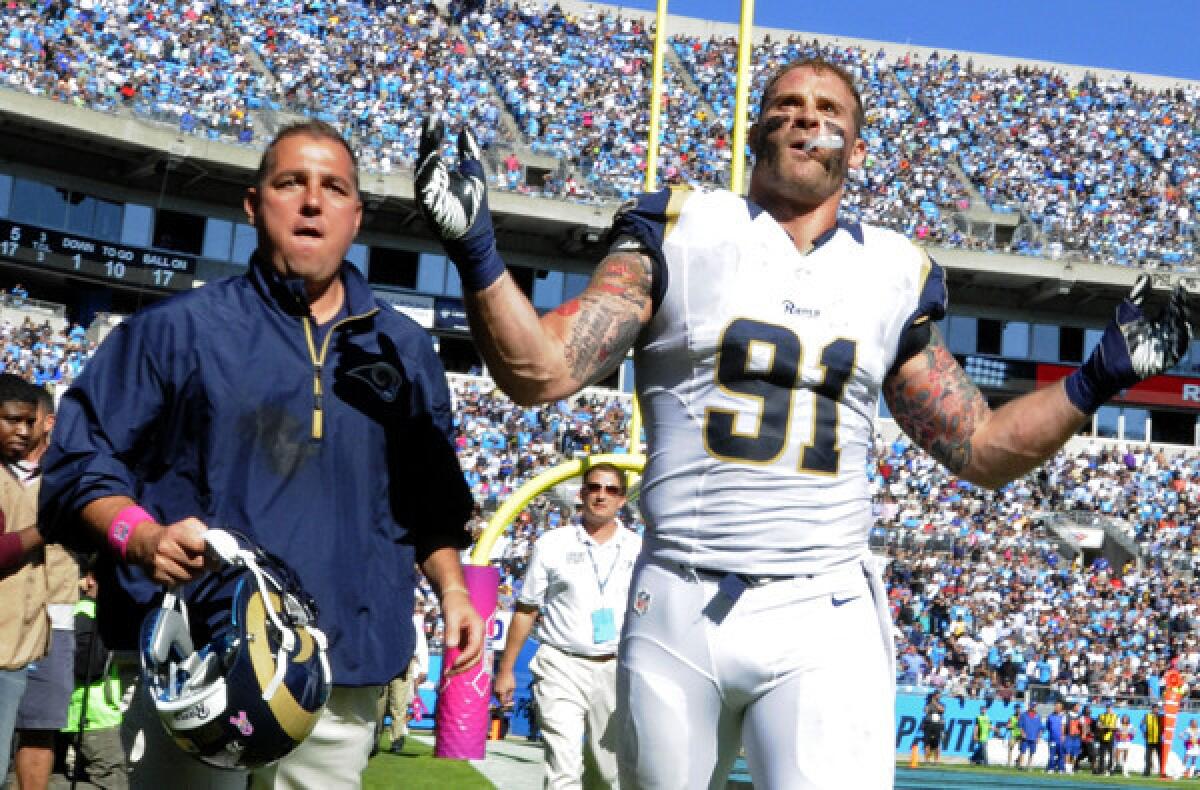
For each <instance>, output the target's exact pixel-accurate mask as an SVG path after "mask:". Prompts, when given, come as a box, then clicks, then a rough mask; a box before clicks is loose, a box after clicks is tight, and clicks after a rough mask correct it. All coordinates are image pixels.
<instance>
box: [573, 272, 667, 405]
mask: <svg viewBox="0 0 1200 790" xmlns="http://www.w3.org/2000/svg"><path fill="white" fill-rule="evenodd" d="M652 272H653V266H652V263H651V261H650V259H649V258H648V257H647V256H645V255H643V254H641V253H638V252H616V253H613V254H611V255H609V256H608V257H606V258H605V259H604V260H603V261H601V262H600V265H599V266H597V267H596V272H595V274H593V275H592V282H591V284H590V285H588V287H587V290H585V291H584V292H583V293H582V294H580V295H579V296H578V297H576V298H575V299H572V300H570V301H568V302H566V303H564V304H563V305H562V306H560V307H559V308H558V309H557V310H556V312H557V313H558V314H559V315H560V316H562V317H564V318H567V319H568V320H571V321H572V322H573V323H572V325H571V328H570V330H569V332H568V334H567V339H566V359H567V366H568V368H569V369H570V371H571V376H572V377H573V378H574V379H575V380H576V381H579V382H580V383H581V384H588V383H590V382H593V381H596V380H597V379H600V378H603V377H604V376H607V375H608V374H610V373H611V372H612V371H613V370H615V369H616V368H617V366H618V365H620V364H621V360H622V359H623V358H624V356H625V352H626V351H628V350H629V348H630V347H631V346H632V345H633V341H634V340H636V339H637V336H638V333H639V332H640V331H641V330H642V315H643V313H644V312H645V310H646V307H647V305H649V304H650V290H651V281H652V279H653V274H652Z"/></svg>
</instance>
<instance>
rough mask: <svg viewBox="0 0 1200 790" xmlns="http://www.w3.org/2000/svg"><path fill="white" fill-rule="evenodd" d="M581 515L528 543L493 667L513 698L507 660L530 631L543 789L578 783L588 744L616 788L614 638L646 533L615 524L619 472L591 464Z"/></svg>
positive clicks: (500, 693) (620, 494) (511, 661)
mask: <svg viewBox="0 0 1200 790" xmlns="http://www.w3.org/2000/svg"><path fill="white" fill-rule="evenodd" d="M580 496H581V497H582V499H583V523H582V524H580V525H573V524H571V525H566V526H563V527H560V528H559V529H555V530H551V531H549V532H547V533H545V534H544V535H542V536H541V537H540V538H538V541H537V543H535V544H534V547H533V555H532V556H531V557H530V560H529V570H528V571H527V573H526V575H525V584H524V586H523V587H522V588H521V594H520V596H518V598H517V607H516V611H515V612H514V613H513V619H512V624H511V625H510V626H509V630H508V640H507V641H506V642H505V644H504V655H503V656H501V658H500V666H499V667H498V668H497V670H496V697H497V698H498V699H499V700H500V702H501V703H502V704H505V705H507V704H509V703H510V702H512V696H513V689H514V687H515V686H516V680H515V678H514V677H513V666H514V665H515V664H516V661H517V656H518V655H519V654H520V652H521V648H522V647H523V646H524V645H525V640H526V639H528V638H529V634H530V631H532V630H534V623H535V621H536V623H537V627H536V633H535V636H536V638H537V640H538V642H539V643H540V644H541V647H540V648H538V651H537V654H536V655H534V657H533V660H532V661H531V662H530V664H529V669H530V671H531V672H532V673H533V677H534V682H533V697H534V701H535V702H536V703H537V711H538V724H539V726H540V727H541V730H542V740H543V741H544V742H545V744H546V787H548V788H555V789H557V788H577V787H582V786H583V767H584V759H583V758H584V754H583V752H582V750H581V749H580V746H581V745H582V744H584V743H585V736H586V750H587V753H588V756H589V757H590V758H591V761H592V763H593V764H594V765H595V768H596V773H597V774H598V776H597V777H596V778H597V779H599V780H600V784H602V786H604V787H612V788H615V787H617V786H618V783H617V758H616V754H615V753H614V751H613V750H614V747H615V745H616V736H617V733H615V732H612V731H611V730H612V729H613V727H614V721H615V719H614V716H613V710H614V709H615V708H616V690H617V661H616V658H617V641H618V638H619V637H620V634H621V626H622V624H623V622H624V619H625V606H626V599H627V598H628V595H629V580H630V578H631V577H632V575H633V563H634V560H636V559H637V556H638V554H639V553H641V550H642V539H641V538H640V537H639V536H638V535H637V534H636V533H634V532H632V531H630V530H628V529H624V528H622V527H621V526H620V525H619V524H618V523H617V518H616V516H617V511H618V510H620V509H621V507H622V506H623V505H624V504H625V473H624V472H622V471H621V470H620V469H617V468H616V467H614V466H610V465H608V464H597V465H596V466H593V467H592V468H590V469H589V470H588V471H587V472H585V473H584V476H583V490H582V491H581V492H580Z"/></svg>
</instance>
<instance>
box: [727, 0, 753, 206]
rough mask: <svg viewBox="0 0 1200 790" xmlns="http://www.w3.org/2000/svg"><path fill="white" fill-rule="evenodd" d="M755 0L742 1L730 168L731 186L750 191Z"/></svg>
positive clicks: (732, 189)
mask: <svg viewBox="0 0 1200 790" xmlns="http://www.w3.org/2000/svg"><path fill="white" fill-rule="evenodd" d="M753 36H754V0H742V16H741V20H740V21H739V22H738V54H737V87H736V88H735V89H734V98H733V147H732V150H731V151H730V153H731V154H732V155H733V158H732V161H731V162H730V167H729V189H730V190H731V191H732V192H734V193H736V194H738V195H741V194H743V193H745V191H746V105H747V104H748V103H749V98H750V52H751V50H752V48H753V46H754V41H753V40H752V37H753Z"/></svg>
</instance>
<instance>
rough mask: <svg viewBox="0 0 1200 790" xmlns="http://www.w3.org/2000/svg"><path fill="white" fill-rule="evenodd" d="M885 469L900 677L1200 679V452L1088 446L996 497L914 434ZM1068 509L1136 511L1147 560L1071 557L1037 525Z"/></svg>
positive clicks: (954, 687)
mask: <svg viewBox="0 0 1200 790" xmlns="http://www.w3.org/2000/svg"><path fill="white" fill-rule="evenodd" d="M872 475H873V485H874V486H875V488H876V492H877V493H876V511H877V522H876V527H875V530H874V532H873V535H872V543H873V544H874V545H875V546H876V548H877V549H879V548H884V549H885V550H886V552H887V553H888V554H889V556H891V557H892V560H893V561H892V562H891V564H890V566H889V572H888V573H889V579H888V580H889V591H890V596H891V602H892V609H893V613H894V615H895V620H896V626H897V635H898V640H897V648H898V654H899V662H898V666H897V671H898V681H899V682H900V683H901V684H902V685H907V686H921V687H933V688H938V689H943V690H945V692H946V693H947V694H949V695H951V696H963V697H972V698H979V697H999V698H1004V699H1011V698H1013V697H1014V695H1020V694H1023V692H1025V691H1026V690H1027V689H1029V688H1030V687H1031V686H1034V685H1040V686H1045V687H1048V688H1049V689H1050V690H1051V693H1057V694H1058V695H1060V696H1061V697H1063V698H1064V699H1066V700H1069V701H1080V702H1094V701H1098V700H1102V699H1114V698H1120V699H1131V698H1157V697H1159V695H1160V694H1161V690H1162V675H1163V674H1164V673H1165V672H1166V671H1167V670H1168V669H1170V668H1176V669H1179V670H1180V671H1182V672H1184V673H1185V677H1188V679H1189V680H1190V677H1191V676H1192V675H1194V674H1196V673H1198V672H1200V621H1198V620H1197V614H1198V613H1197V611H1196V606H1195V603H1194V601H1195V597H1196V594H1197V593H1198V592H1200V582H1197V581H1195V580H1194V576H1193V567H1194V565H1193V563H1194V562H1195V560H1196V559H1197V558H1198V557H1200V534H1197V533H1196V530H1195V527H1196V524H1197V514H1200V455H1197V454H1196V453H1195V452H1193V451H1187V452H1180V453H1178V454H1174V455H1168V454H1167V453H1164V452H1163V451H1161V450H1159V451H1156V450H1151V449H1150V448H1133V447H1130V448H1115V449H1104V448H1102V447H1100V446H1099V445H1089V446H1087V447H1085V448H1084V449H1082V450H1080V451H1079V452H1077V453H1063V454H1060V455H1059V456H1057V457H1056V458H1055V459H1054V460H1053V461H1052V462H1050V463H1048V464H1046V465H1045V466H1044V467H1043V468H1042V469H1041V470H1039V471H1038V472H1037V473H1036V474H1035V475H1031V476H1030V477H1028V478H1026V479H1024V480H1022V481H1019V482H1017V483H1014V484H1012V485H1010V486H1008V487H1006V488H1004V489H1002V490H1001V491H999V492H996V493H991V492H987V491H984V490H981V489H978V488H975V487H973V486H970V485H969V484H966V483H963V482H961V481H958V480H956V479H955V478H953V477H952V476H950V475H948V474H947V473H945V471H944V470H943V469H942V468H941V467H940V466H938V465H937V464H936V463H935V462H934V461H933V460H932V459H930V458H929V457H928V456H926V455H924V454H922V453H920V452H919V451H916V450H914V449H913V447H912V446H911V445H909V444H908V443H907V441H904V440H901V441H897V442H894V443H892V444H885V443H882V442H881V443H879V446H878V447H877V453H876V459H875V462H874V463H873V469H872ZM1064 510H1065V511H1083V512H1085V513H1089V514H1097V515H1103V516H1105V517H1114V518H1118V519H1123V520H1125V522H1126V523H1128V525H1129V531H1130V534H1131V536H1132V537H1134V538H1135V540H1136V542H1137V545H1138V547H1139V549H1140V550H1139V552H1138V554H1139V555H1140V559H1141V560H1142V561H1141V563H1138V562H1136V561H1133V560H1131V561H1130V562H1128V563H1127V564H1125V565H1124V567H1120V568H1116V567H1112V566H1111V565H1110V564H1109V562H1108V561H1107V560H1105V559H1103V558H1097V559H1096V560H1094V561H1093V562H1091V563H1087V564H1085V563H1082V562H1081V561H1080V559H1079V558H1078V557H1077V558H1076V559H1075V560H1074V561H1072V560H1071V559H1068V557H1067V556H1064V555H1063V554H1061V553H1060V552H1059V550H1058V549H1057V548H1056V543H1055V542H1054V541H1053V540H1052V536H1051V535H1050V534H1049V533H1048V532H1046V531H1045V530H1044V529H1043V528H1042V527H1041V526H1040V524H1039V522H1038V515H1039V514H1040V513H1043V512H1058V511H1064ZM1191 685H1193V687H1194V688H1193V695H1194V696H1196V697H1197V698H1200V686H1196V685H1195V684H1191Z"/></svg>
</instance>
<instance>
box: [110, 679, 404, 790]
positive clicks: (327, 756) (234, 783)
mask: <svg viewBox="0 0 1200 790" xmlns="http://www.w3.org/2000/svg"><path fill="white" fill-rule="evenodd" d="M381 693H382V689H381V688H380V687H379V686H363V687H361V688H352V687H348V686H336V687H334V689H333V693H332V694H331V695H330V696H329V702H328V704H326V706H325V709H324V710H323V711H322V712H321V717H320V718H319V719H317V726H316V727H314V728H313V731H312V733H311V734H310V735H309V736H308V738H307V739H305V741H304V742H303V743H302V744H300V745H299V746H297V747H296V749H295V751H293V752H292V753H291V754H289V755H288V756H286V757H284V758H283V759H282V760H280V761H279V762H277V763H275V764H274V765H270V766H267V767H265V768H260V769H258V770H257V771H254V772H253V773H251V774H250V787H251V788H254V790H266V788H273V789H274V790H307V789H308V788H322V790H326V789H328V790H350V789H351V788H358V787H361V786H362V772H363V771H364V770H365V769H366V767H367V759H368V757H369V756H370V753H371V746H372V743H373V741H374V735H375V711H376V707H377V705H378V700H379V695H380V694H381ZM121 741H122V743H123V744H124V745H125V753H126V754H127V755H128V756H129V786H130V787H131V788H133V790H142V789H143V788H144V790H163V788H169V787H178V788H187V790H245V788H246V776H247V773H246V772H245V771H226V770H222V769H220V768H213V767H212V766H210V765H207V764H206V763H202V762H200V761H199V760H197V759H195V758H194V757H192V756H190V755H188V754H187V753H186V752H184V751H183V750H182V749H180V748H179V747H178V746H176V745H175V742H174V741H173V740H171V738H170V737H168V736H167V732H166V730H165V729H164V728H163V726H162V723H161V722H160V721H159V718H158V713H157V712H156V711H155V710H154V704H153V702H152V701H151V700H150V697H149V695H148V694H147V693H146V691H145V689H144V688H142V687H139V688H138V689H137V691H135V692H134V695H133V702H132V704H130V706H129V710H128V711H126V713H125V720H124V721H123V722H122V724H121Z"/></svg>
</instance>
